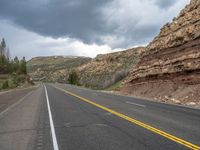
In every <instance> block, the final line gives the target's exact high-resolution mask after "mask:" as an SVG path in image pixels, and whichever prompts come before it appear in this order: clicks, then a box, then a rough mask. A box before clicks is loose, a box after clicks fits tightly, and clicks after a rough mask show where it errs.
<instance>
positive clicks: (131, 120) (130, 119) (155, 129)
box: [54, 86, 200, 150]
mask: <svg viewBox="0 0 200 150" xmlns="http://www.w3.org/2000/svg"><path fill="white" fill-rule="evenodd" d="M54 87H55V86H54ZM55 88H57V89H59V90H61V91H64V92H65V93H67V94H69V95H71V96H74V97H76V98H78V99H80V100H82V101H84V102H87V103H89V104H91V105H94V106H96V107H98V108H100V109H103V110H105V111H107V112H110V113H112V114H114V115H116V116H118V117H120V118H122V119H125V120H127V121H129V122H131V123H133V124H136V125H138V126H141V127H143V128H145V129H147V130H150V131H152V132H154V133H157V134H159V135H161V136H163V137H165V138H168V139H170V140H172V141H174V142H177V143H179V144H181V145H184V146H186V147H188V148H190V149H193V150H200V146H198V145H195V144H192V143H190V142H187V141H185V140H183V139H181V138H178V137H176V136H173V135H171V134H169V133H166V132H164V131H162V130H159V129H157V128H155V127H152V126H150V125H147V124H145V123H143V122H141V121H138V120H136V119H134V118H131V117H129V116H126V115H124V114H121V113H119V112H117V111H114V110H112V109H109V108H107V107H104V106H102V105H100V104H97V103H95V102H93V101H91V100H88V99H86V98H84V97H81V96H79V95H77V94H74V93H72V92H70V91H67V90H64V89H61V88H58V87H55Z"/></svg>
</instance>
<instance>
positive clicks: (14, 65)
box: [0, 38, 27, 74]
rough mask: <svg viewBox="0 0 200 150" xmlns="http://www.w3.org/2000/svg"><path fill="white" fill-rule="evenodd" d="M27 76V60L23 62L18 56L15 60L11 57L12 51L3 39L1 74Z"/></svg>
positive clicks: (0, 54)
mask: <svg viewBox="0 0 200 150" xmlns="http://www.w3.org/2000/svg"><path fill="white" fill-rule="evenodd" d="M13 73H14V74H27V69H26V59H25V57H23V58H22V59H21V60H19V59H18V57H17V56H16V57H15V58H14V59H11V57H10V50H9V48H8V47H7V45H6V41H5V39H4V38H3V39H2V40H1V42H0V74H13Z"/></svg>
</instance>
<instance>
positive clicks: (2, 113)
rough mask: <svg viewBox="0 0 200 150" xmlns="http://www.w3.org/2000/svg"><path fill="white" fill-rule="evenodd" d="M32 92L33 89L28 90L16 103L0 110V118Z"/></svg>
mask: <svg viewBox="0 0 200 150" xmlns="http://www.w3.org/2000/svg"><path fill="white" fill-rule="evenodd" d="M32 93H33V91H31V92H29V93H28V94H26V95H25V96H23V97H22V98H21V99H20V100H18V101H17V102H16V103H14V104H12V105H11V106H10V107H8V108H6V109H5V110H3V111H2V112H0V119H2V118H3V117H4V116H5V115H6V114H7V113H8V112H9V111H10V110H11V109H13V108H14V107H16V106H17V105H19V104H20V103H21V102H22V101H24V99H25V98H26V97H27V96H29V95H31V94H32Z"/></svg>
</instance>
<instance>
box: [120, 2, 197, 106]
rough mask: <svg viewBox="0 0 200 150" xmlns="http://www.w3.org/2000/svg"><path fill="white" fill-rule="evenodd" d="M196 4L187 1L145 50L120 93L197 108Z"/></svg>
mask: <svg viewBox="0 0 200 150" xmlns="http://www.w3.org/2000/svg"><path fill="white" fill-rule="evenodd" d="M199 89H200V0H191V2H190V4H189V5H187V6H186V7H185V8H184V9H183V10H182V11H181V12H180V14H179V16H178V17H176V18H174V19H173V21H172V22H171V23H167V24H166V25H165V26H164V27H163V28H161V31H160V33H159V35H158V36H157V37H155V38H154V40H153V41H152V42H151V43H150V44H149V45H148V46H147V48H146V51H145V52H144V53H143V54H142V56H141V59H140V61H139V62H138V64H137V65H136V66H135V67H134V68H133V70H132V72H131V73H130V74H129V76H128V77H127V78H126V84H125V86H124V88H122V90H121V92H122V93H128V94H132V95H135V96H140V97H148V98H153V99H156V100H158V101H164V102H165V101H167V102H172V103H183V104H187V105H195V104H199V105H200V95H199V93H200V90H199Z"/></svg>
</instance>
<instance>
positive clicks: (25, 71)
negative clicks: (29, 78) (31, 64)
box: [20, 57, 27, 74]
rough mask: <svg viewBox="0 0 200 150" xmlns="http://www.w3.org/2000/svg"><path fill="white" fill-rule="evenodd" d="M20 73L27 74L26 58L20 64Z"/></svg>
mask: <svg viewBox="0 0 200 150" xmlns="http://www.w3.org/2000/svg"><path fill="white" fill-rule="evenodd" d="M20 72H21V73H22V74H27V69H26V58H25V57H23V59H22V60H21V62H20Z"/></svg>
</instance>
